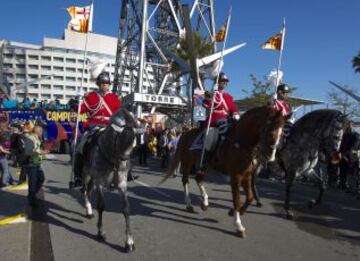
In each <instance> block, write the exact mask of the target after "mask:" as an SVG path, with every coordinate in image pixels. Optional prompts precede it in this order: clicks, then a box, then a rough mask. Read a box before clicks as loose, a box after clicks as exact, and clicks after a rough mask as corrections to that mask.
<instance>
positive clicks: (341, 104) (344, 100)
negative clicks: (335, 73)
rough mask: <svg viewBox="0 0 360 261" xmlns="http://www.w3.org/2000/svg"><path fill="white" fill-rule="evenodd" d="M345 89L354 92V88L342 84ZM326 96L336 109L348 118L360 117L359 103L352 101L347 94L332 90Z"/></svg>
mask: <svg viewBox="0 0 360 261" xmlns="http://www.w3.org/2000/svg"><path fill="white" fill-rule="evenodd" d="M343 87H344V88H345V89H347V90H349V91H351V92H353V93H356V90H355V89H353V88H350V87H348V86H343ZM328 98H329V101H330V103H331V105H333V106H334V107H335V108H336V109H338V110H339V111H341V112H342V113H344V114H347V115H348V117H349V118H350V119H358V118H359V117H360V109H359V104H358V103H357V102H356V101H354V100H353V99H352V98H351V97H349V96H348V95H347V94H344V93H342V92H339V91H335V90H332V91H330V92H329V93H328Z"/></svg>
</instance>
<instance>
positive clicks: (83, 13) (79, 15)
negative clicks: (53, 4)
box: [66, 4, 94, 33]
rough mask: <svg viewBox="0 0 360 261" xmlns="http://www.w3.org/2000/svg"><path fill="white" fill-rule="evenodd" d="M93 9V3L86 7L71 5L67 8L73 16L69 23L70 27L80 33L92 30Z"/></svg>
mask: <svg viewBox="0 0 360 261" xmlns="http://www.w3.org/2000/svg"><path fill="white" fill-rule="evenodd" d="M93 9H94V8H93V5H92V4H91V5H88V6H84V7H79V6H70V7H68V8H66V10H67V11H68V13H69V15H70V16H71V20H70V22H69V23H68V29H69V30H71V31H77V32H80V33H87V32H91V31H92V19H93Z"/></svg>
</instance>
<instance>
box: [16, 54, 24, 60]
mask: <svg viewBox="0 0 360 261" xmlns="http://www.w3.org/2000/svg"><path fill="white" fill-rule="evenodd" d="M15 58H16V59H17V60H23V59H25V54H17V55H15Z"/></svg>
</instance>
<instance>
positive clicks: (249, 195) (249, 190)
mask: <svg viewBox="0 0 360 261" xmlns="http://www.w3.org/2000/svg"><path fill="white" fill-rule="evenodd" d="M243 183H244V184H243V186H242V187H243V188H244V190H245V193H246V201H245V203H244V205H242V207H241V208H240V215H244V214H245V211H246V210H247V208H248V207H249V206H250V205H251V203H252V201H253V200H254V194H253V187H252V184H253V180H252V175H250V176H249V177H248V178H247V179H246V180H245V181H244V182H243Z"/></svg>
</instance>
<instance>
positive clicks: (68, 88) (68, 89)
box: [66, 86, 76, 91]
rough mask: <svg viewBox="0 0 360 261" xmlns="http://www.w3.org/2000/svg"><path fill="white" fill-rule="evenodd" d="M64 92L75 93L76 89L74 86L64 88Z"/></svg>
mask: <svg viewBox="0 0 360 261" xmlns="http://www.w3.org/2000/svg"><path fill="white" fill-rule="evenodd" d="M66 90H67V91H75V90H76V87H75V86H66Z"/></svg>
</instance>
